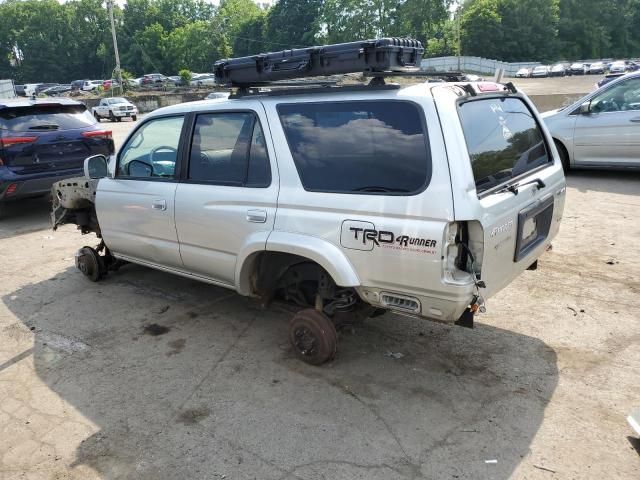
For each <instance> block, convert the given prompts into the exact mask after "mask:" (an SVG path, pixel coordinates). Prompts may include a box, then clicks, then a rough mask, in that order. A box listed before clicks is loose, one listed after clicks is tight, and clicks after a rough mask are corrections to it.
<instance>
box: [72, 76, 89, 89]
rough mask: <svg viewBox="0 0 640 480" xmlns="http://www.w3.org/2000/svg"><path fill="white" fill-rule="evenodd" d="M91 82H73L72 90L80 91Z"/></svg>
mask: <svg viewBox="0 0 640 480" xmlns="http://www.w3.org/2000/svg"><path fill="white" fill-rule="evenodd" d="M88 81H89V80H86V79H85V80H74V81H73V82H71V84H70V85H71V90H80V89H81V88H82V86H83V85H84V82H88Z"/></svg>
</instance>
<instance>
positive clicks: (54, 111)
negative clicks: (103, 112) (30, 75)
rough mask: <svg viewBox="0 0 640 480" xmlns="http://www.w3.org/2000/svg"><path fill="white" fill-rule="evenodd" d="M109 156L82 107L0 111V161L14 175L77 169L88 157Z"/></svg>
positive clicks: (104, 138) (108, 144) (107, 135)
mask: <svg viewBox="0 0 640 480" xmlns="http://www.w3.org/2000/svg"><path fill="white" fill-rule="evenodd" d="M111 153H113V140H112V139H111V132H108V131H104V130H101V129H100V128H99V127H98V125H97V124H96V121H95V119H94V118H93V116H92V115H91V114H90V113H89V112H88V111H87V109H86V107H85V106H84V105H65V104H59V103H40V104H32V105H27V106H24V105H23V106H15V107H8V108H3V109H1V110H0V160H1V161H2V163H3V164H4V165H5V166H6V167H8V168H9V169H10V170H11V171H13V172H14V173H16V174H29V173H39V172H46V171H52V172H53V171H57V170H68V169H73V168H81V167H82V163H83V161H84V159H85V158H86V157H88V156H91V155H96V154H103V155H107V156H108V155H110V154H111Z"/></svg>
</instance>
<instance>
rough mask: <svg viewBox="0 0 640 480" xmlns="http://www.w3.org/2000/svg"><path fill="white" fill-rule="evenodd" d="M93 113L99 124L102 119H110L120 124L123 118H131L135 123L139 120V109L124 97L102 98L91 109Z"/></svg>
mask: <svg viewBox="0 0 640 480" xmlns="http://www.w3.org/2000/svg"><path fill="white" fill-rule="evenodd" d="M91 113H92V114H93V116H94V117H95V119H96V120H97V121H98V122H100V119H102V118H108V119H109V120H111V121H112V122H114V121H118V122H120V121H121V120H122V119H123V118H131V120H133V121H134V122H135V121H136V120H137V119H138V108H137V107H136V106H135V105H134V104H133V103H131V102H130V101H129V100H127V99H126V98H123V97H111V98H102V99H100V103H99V104H98V105H97V106H95V107H93V108H92V109H91Z"/></svg>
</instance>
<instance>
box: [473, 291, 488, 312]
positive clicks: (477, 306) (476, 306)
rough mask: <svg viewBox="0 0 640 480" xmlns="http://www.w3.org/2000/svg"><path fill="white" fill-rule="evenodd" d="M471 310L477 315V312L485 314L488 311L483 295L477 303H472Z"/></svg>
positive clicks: (478, 298)
mask: <svg viewBox="0 0 640 480" xmlns="http://www.w3.org/2000/svg"><path fill="white" fill-rule="evenodd" d="M469 308H470V309H471V311H472V312H473V313H476V312H480V313H485V312H486V311H487V308H486V307H485V306H484V298H482V296H481V295H478V296H477V297H476V301H475V302H474V303H472V304H471V307H469Z"/></svg>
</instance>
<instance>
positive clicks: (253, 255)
mask: <svg viewBox="0 0 640 480" xmlns="http://www.w3.org/2000/svg"><path fill="white" fill-rule="evenodd" d="M264 233H267V232H264ZM259 237H263V236H262V235H260V236H259ZM270 253H274V254H276V253H277V254H288V255H293V256H296V257H300V258H303V259H307V260H309V261H310V262H313V263H316V264H318V265H319V266H320V267H322V268H323V269H324V270H325V271H326V272H327V273H328V274H329V275H330V276H331V278H332V279H333V281H334V282H335V283H336V285H339V286H341V287H357V286H359V285H360V279H359V277H358V275H357V273H356V272H355V270H354V268H353V266H352V265H351V262H349V260H348V259H347V257H346V256H345V255H344V253H343V252H342V251H341V250H340V249H339V248H338V247H336V246H335V245H334V244H333V243H330V242H328V241H326V240H324V239H321V238H318V237H312V236H309V235H303V234H297V233H289V232H272V233H271V234H270V235H268V238H253V239H251V240H250V241H249V242H248V243H247V244H245V247H243V249H242V250H241V252H240V254H239V255H238V261H237V263H236V272H235V278H236V289H237V291H238V292H239V293H240V294H241V295H251V294H252V293H254V292H253V291H252V276H253V274H254V272H255V271H256V267H257V265H258V263H257V262H258V259H259V258H260V256H261V255H268V254H270Z"/></svg>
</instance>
